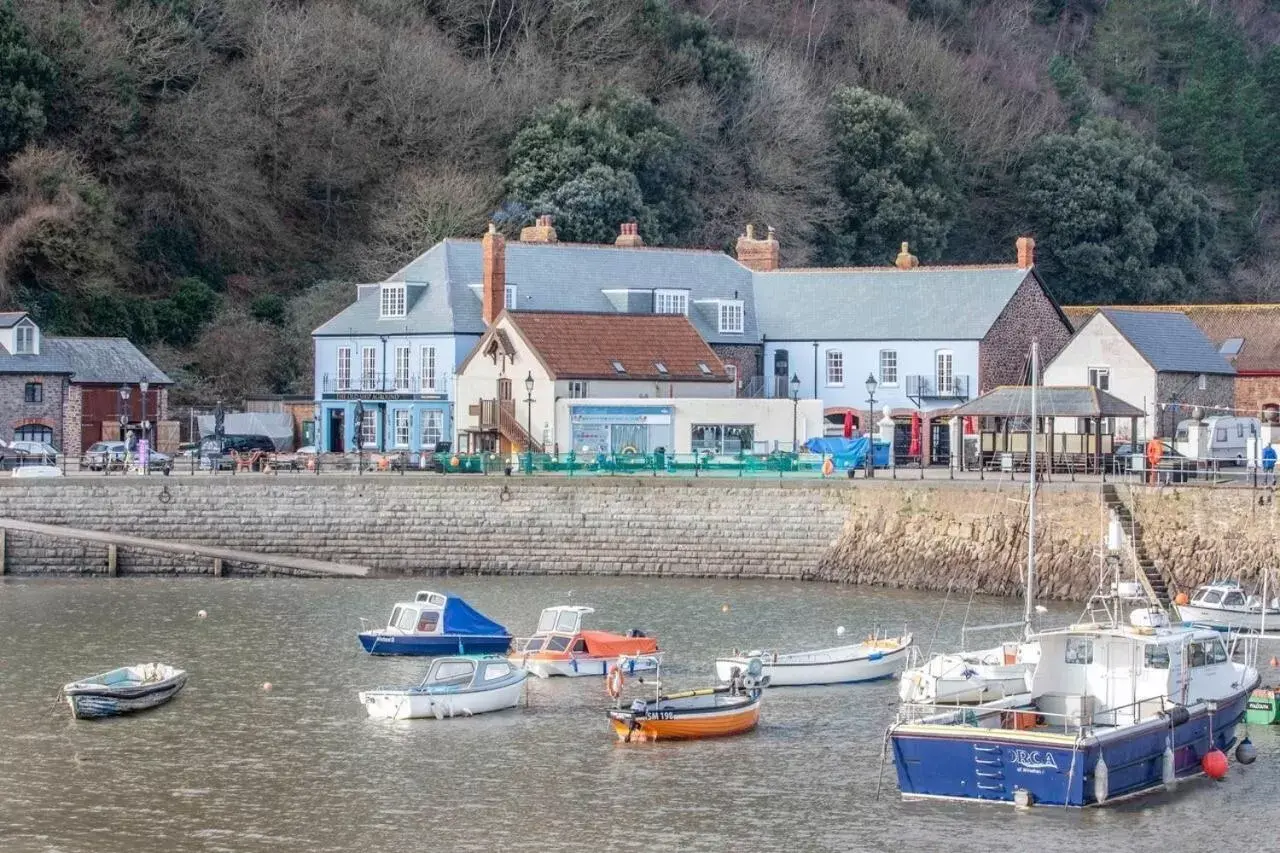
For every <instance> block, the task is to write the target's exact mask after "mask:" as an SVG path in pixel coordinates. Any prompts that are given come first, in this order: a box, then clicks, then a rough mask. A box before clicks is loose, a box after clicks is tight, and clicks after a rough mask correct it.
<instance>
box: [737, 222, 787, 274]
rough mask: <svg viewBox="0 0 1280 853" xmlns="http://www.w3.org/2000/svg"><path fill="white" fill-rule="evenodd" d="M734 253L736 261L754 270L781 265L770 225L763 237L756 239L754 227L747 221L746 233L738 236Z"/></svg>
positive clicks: (777, 247)
mask: <svg viewBox="0 0 1280 853" xmlns="http://www.w3.org/2000/svg"><path fill="white" fill-rule="evenodd" d="M735 254H736V255H737V256H738V263H740V264H742V265H743V266H744V267H750V268H751V269H753V270H755V271H756V272H769V271H771V270H776V269H778V267H779V266H781V251H780V249H779V246H778V239H777V238H776V237H775V236H774V234H773V228H772V227H771V228H769V232H768V236H767V237H766V238H765V239H763V240H758V239H756V227H755V226H754V225H752V224H751V223H750V222H748V223H747V230H746V233H745V234H744V235H742V236H741V237H739V238H738V245H737V247H736V251H735Z"/></svg>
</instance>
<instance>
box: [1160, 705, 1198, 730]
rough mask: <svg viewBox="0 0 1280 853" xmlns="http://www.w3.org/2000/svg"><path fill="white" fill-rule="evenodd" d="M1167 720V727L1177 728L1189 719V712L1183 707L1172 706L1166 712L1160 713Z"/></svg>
mask: <svg viewBox="0 0 1280 853" xmlns="http://www.w3.org/2000/svg"><path fill="white" fill-rule="evenodd" d="M1160 713H1162V714H1163V715H1164V716H1165V717H1166V718H1167V719H1168V720H1169V725H1170V726H1172V727H1177V726H1180V725H1182V724H1183V723H1185V722H1187V721H1188V720H1190V719H1191V712H1190V711H1188V710H1187V709H1186V706H1184V705H1174V706H1173V707H1172V708H1170V709H1169V710H1168V711H1161V712H1160Z"/></svg>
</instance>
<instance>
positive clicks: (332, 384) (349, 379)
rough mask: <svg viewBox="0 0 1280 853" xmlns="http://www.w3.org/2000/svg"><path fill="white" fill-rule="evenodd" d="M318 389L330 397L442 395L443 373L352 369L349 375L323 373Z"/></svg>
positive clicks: (435, 396)
mask: <svg viewBox="0 0 1280 853" xmlns="http://www.w3.org/2000/svg"><path fill="white" fill-rule="evenodd" d="M320 393H321V396H322V397H326V398H330V399H347V398H349V399H353V400H354V399H357V398H364V399H368V398H369V397H370V396H376V397H423V398H428V399H432V398H443V397H444V396H445V378H444V377H443V376H426V377H421V376H418V375H417V374H413V373H356V374H352V375H350V376H343V375H334V374H331V373H326V374H324V375H323V376H322V377H320Z"/></svg>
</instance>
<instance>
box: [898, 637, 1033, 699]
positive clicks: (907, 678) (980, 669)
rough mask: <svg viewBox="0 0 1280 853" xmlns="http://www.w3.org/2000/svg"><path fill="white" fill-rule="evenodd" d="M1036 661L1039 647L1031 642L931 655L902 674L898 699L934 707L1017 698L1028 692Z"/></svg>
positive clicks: (1002, 644)
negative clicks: (1010, 697)
mask: <svg viewBox="0 0 1280 853" xmlns="http://www.w3.org/2000/svg"><path fill="white" fill-rule="evenodd" d="M1039 659H1040V646H1039V644H1038V643H1034V642H1010V643H1001V644H1000V645H999V646H995V647H994V648H990V649H980V650H976V651H968V652H950V653H946V654H938V655H934V656H933V657H931V658H929V659H928V660H927V661H925V662H924V664H922V665H921V666H919V667H915V668H912V669H908V670H905V671H904V672H903V673H902V678H901V679H900V681H899V683H898V696H899V698H901V699H902V701H903V702H906V703H908V704H937V705H947V704H951V705H965V704H973V703H977V702H987V701H990V700H992V699H1001V698H1003V697H1006V696H1016V695H1018V694H1020V693H1026V692H1027V691H1028V690H1030V689H1031V672H1032V670H1033V669H1034V668H1035V664H1036V661H1038V660H1039Z"/></svg>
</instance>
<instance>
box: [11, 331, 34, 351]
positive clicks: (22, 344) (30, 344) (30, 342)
mask: <svg viewBox="0 0 1280 853" xmlns="http://www.w3.org/2000/svg"><path fill="white" fill-rule="evenodd" d="M14 334H15V335H16V337H15V338H14V345H13V354H14V355H35V352H36V327H35V326H33V325H31V324H30V323H22V324H20V325H19V326H18V328H17V330H16V332H15V333H14Z"/></svg>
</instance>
